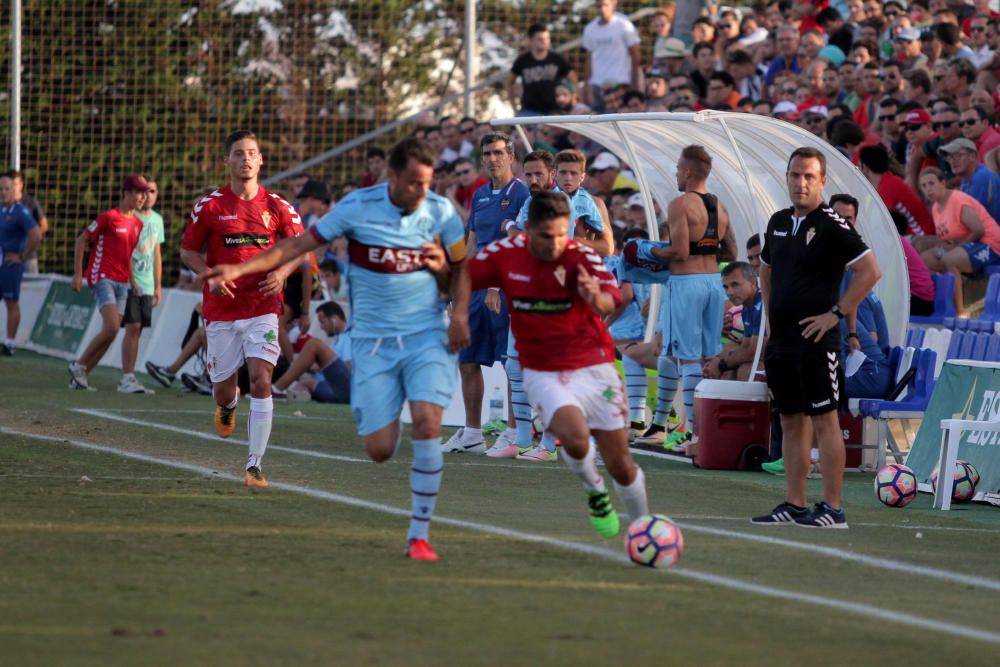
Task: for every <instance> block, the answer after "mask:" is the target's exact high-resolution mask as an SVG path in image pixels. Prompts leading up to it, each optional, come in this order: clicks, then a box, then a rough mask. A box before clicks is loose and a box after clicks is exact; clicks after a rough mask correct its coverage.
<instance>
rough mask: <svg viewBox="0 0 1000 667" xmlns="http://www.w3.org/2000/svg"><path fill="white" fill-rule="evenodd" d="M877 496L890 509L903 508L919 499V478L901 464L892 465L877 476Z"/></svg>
mask: <svg viewBox="0 0 1000 667" xmlns="http://www.w3.org/2000/svg"><path fill="white" fill-rule="evenodd" d="M875 496H876V497H877V498H878V499H879V500H881V501H882V502H883V503H885V504H886V505H888V506H889V507H903V506H904V505H908V504H909V503H910V501H911V500H913V499H914V498H916V497H917V476H916V475H914V474H913V471H912V470H910V469H909V468H907V467H906V466H904V465H902V464H901V463H890V464H889V465H887V466H886V467H884V468H882V469H881V470H879V471H878V474H877V475H875Z"/></svg>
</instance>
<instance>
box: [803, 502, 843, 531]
mask: <svg viewBox="0 0 1000 667" xmlns="http://www.w3.org/2000/svg"><path fill="white" fill-rule="evenodd" d="M795 523H796V524H797V525H799V526H803V527H805V528H841V529H843V528H847V513H846V512H844V508H840V509H839V510H835V509H833V508H832V507H830V506H829V505H827V504H826V503H825V502H823V501H820V502H818V503H816V505H815V506H814V507H813V510H812V512H811V513H810V514H809V516H805V517H802V518H801V519H796V520H795Z"/></svg>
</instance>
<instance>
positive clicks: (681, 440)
mask: <svg viewBox="0 0 1000 667" xmlns="http://www.w3.org/2000/svg"><path fill="white" fill-rule="evenodd" d="M689 440H691V433H690V432H688V430H687V429H686V428H684V427H683V426H679V427H677V428H676V429H675V430H674V432H673V433H671V434H670V435H669V436H668V437H667V439H666V440H664V441H663V448H664V449H668V450H669V449H674V448H675V447H677V446H679V445H683V444H686V443H687V442H688V441H689Z"/></svg>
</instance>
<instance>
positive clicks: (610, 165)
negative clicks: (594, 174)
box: [590, 151, 622, 171]
mask: <svg viewBox="0 0 1000 667" xmlns="http://www.w3.org/2000/svg"><path fill="white" fill-rule="evenodd" d="M621 166H622V163H621V161H619V160H618V158H616V157H615V156H614V155H612V154H611V153H608V152H607V151H604V152H603V153H598V154H597V157H595V158H594V161H593V162H592V163H591V165H590V168H591V169H596V170H597V171H604V170H605V169H621Z"/></svg>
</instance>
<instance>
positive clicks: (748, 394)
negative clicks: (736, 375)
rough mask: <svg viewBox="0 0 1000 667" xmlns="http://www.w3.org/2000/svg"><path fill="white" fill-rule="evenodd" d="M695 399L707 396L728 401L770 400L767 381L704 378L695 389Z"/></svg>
mask: <svg viewBox="0 0 1000 667" xmlns="http://www.w3.org/2000/svg"><path fill="white" fill-rule="evenodd" d="M694 397H695V399H698V398H707V399H712V400H728V401H758V402H765V401H767V400H768V394H767V383H766V382H744V381H742V380H702V381H701V382H699V383H698V386H697V387H695V390H694Z"/></svg>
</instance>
